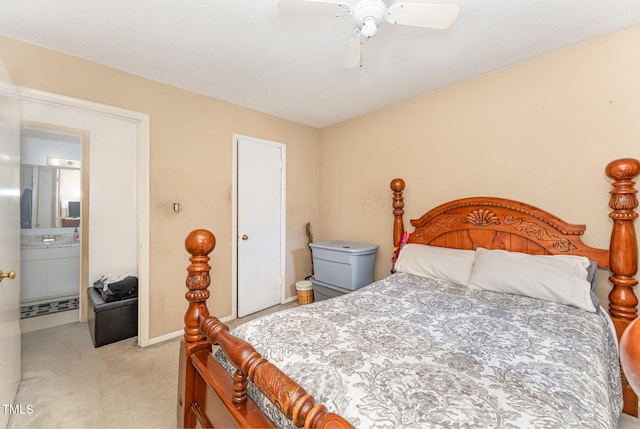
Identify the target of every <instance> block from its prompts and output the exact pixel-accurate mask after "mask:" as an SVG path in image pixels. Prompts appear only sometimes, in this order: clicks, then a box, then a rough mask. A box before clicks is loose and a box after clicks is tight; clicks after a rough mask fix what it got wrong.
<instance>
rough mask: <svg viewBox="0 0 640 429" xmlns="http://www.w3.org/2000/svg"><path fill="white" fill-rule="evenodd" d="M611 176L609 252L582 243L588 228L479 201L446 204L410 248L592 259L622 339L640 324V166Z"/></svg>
mask: <svg viewBox="0 0 640 429" xmlns="http://www.w3.org/2000/svg"><path fill="white" fill-rule="evenodd" d="M605 171H606V174H607V176H609V177H610V178H611V179H613V180H614V182H613V184H612V190H611V191H610V194H611V198H610V201H609V206H610V207H611V209H612V212H611V213H610V214H609V217H610V218H611V219H613V229H612V233H611V242H610V246H609V249H598V248H594V247H590V246H587V245H586V244H584V243H583V242H582V235H583V234H584V232H585V229H586V227H585V226H584V225H572V224H569V223H567V222H564V221H563V220H561V219H559V218H557V217H556V216H554V215H552V214H550V213H548V212H546V211H544V210H540V209H538V208H536V207H533V206H530V205H528V204H524V203H521V202H518V201H513V200H507V199H503V198H491V197H473V198H464V199H459V200H455V201H451V202H448V203H445V204H442V205H440V206H438V207H436V208H434V209H432V210H430V211H428V212H427V213H425V214H424V215H423V216H422V217H420V218H419V219H415V220H411V224H412V225H413V227H414V231H413V232H412V233H411V234H410V235H409V240H408V242H409V243H421V244H429V245H432V246H440V247H449V248H455V249H476V248H478V247H484V248H487V249H503V250H508V251H513V252H524V253H529V254H543V255H544V254H546V255H556V254H568V255H580V256H586V257H588V258H589V259H591V260H593V261H596V262H597V263H598V266H599V267H600V268H602V269H610V271H611V273H612V275H611V277H609V280H610V281H611V283H612V285H613V288H612V290H611V292H610V294H609V313H610V315H611V318H612V320H613V323H614V325H615V327H616V332H617V335H618V339H620V337H621V336H622V333H623V332H624V330H625V329H626V328H627V326H628V325H629V324H630V323H631V322H632V321H633V320H634V319H635V318H636V315H637V305H638V299H637V297H636V295H635V293H634V291H633V288H634V286H635V285H636V284H637V283H638V281H637V280H636V279H635V278H634V275H635V274H636V272H637V270H638V244H637V239H636V233H635V227H634V221H635V219H636V218H637V217H638V214H637V213H636V212H635V209H636V207H637V206H638V200H637V198H636V195H635V194H636V192H637V191H636V189H635V188H634V185H635V183H634V182H633V179H634V178H635V177H636V176H638V174H640V161H638V160H636V159H631V158H626V159H619V160H616V161H612V162H611V163H609V165H607V167H606V169H605ZM404 187H405V183H404V180H402V179H394V180H392V181H391V189H392V190H393V194H394V197H393V209H394V210H393V214H394V231H393V239H394V245H395V246H398V243H399V242H400V239H401V236H402V234H403V233H404V221H403V215H404V197H403V194H402V192H403V190H404ZM623 391H624V395H625V396H624V401H625V402H624V406H625V408H624V410H625V412H626V413H628V414H632V415H637V414H638V398H637V396H636V395H635V394H634V392H633V390H632V389H631V387H630V386H629V384H628V383H627V382H626V379H624V375H623Z"/></svg>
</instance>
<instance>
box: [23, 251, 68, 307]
mask: <svg viewBox="0 0 640 429" xmlns="http://www.w3.org/2000/svg"><path fill="white" fill-rule="evenodd" d="M20 259H21V262H20V274H21V282H20V284H21V292H20V301H21V303H22V304H25V303H34V302H38V301H47V300H50V301H52V300H55V299H56V298H63V297H67V296H69V295H77V294H78V291H79V290H80V246H79V245H77V244H76V245H68V246H59V247H45V248H39V249H24V248H23V249H22V253H21V258H20Z"/></svg>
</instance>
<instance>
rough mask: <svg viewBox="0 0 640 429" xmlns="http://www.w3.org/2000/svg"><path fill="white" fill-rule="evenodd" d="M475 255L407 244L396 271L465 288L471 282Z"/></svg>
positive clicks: (443, 248) (397, 263) (454, 250)
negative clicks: (448, 282) (470, 277)
mask: <svg viewBox="0 0 640 429" xmlns="http://www.w3.org/2000/svg"><path fill="white" fill-rule="evenodd" d="M475 253H476V252H474V251H473V250H461V249H448V248H445V247H436V246H427V245H425V244H405V245H404V246H403V247H402V250H401V251H400V256H399V257H398V260H397V261H396V266H395V270H396V271H398V272H402V273H407V274H413V275H416V276H421V277H431V278H436V279H442V280H447V281H450V282H452V283H456V284H458V285H462V286H464V285H466V284H467V282H468V281H469V276H470V275H471V267H473V260H474V255H475Z"/></svg>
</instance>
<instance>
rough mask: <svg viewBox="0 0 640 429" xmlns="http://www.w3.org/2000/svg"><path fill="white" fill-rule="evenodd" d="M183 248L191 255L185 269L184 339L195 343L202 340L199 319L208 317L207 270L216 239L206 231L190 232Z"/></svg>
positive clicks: (209, 278)
mask: <svg viewBox="0 0 640 429" xmlns="http://www.w3.org/2000/svg"><path fill="white" fill-rule="evenodd" d="M184 247H185V248H186V249H187V252H189V253H190V254H191V258H189V261H191V264H190V265H189V266H188V267H187V271H188V272H189V274H188V275H187V280H186V285H187V288H189V291H188V292H187V293H185V298H187V301H189V308H188V309H187V312H186V313H185V315H184V339H185V341H187V342H196V341H199V340H201V339H202V338H203V335H202V334H201V333H200V330H199V329H198V325H199V323H200V319H201V318H203V317H207V316H208V315H209V310H208V309H207V298H209V290H208V287H209V284H210V283H211V277H210V276H209V270H210V269H211V266H210V265H209V264H208V262H209V253H211V252H212V251H213V249H214V248H215V247H216V237H215V236H214V235H213V234H212V233H211V232H209V231H207V230H206V229H196V230H194V231H191V233H190V234H189V235H188V236H187V239H186V240H185V243H184Z"/></svg>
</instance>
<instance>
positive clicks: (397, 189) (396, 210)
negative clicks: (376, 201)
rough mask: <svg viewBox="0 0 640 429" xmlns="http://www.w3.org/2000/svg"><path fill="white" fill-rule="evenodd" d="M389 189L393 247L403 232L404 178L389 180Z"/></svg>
mask: <svg viewBox="0 0 640 429" xmlns="http://www.w3.org/2000/svg"><path fill="white" fill-rule="evenodd" d="M391 190H392V191H393V247H397V246H398V243H400V238H401V237H402V233H403V232H404V220H403V219H402V216H403V215H404V196H403V195H402V191H403V190H404V180H402V179H393V180H392V181H391Z"/></svg>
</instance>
